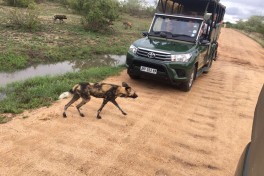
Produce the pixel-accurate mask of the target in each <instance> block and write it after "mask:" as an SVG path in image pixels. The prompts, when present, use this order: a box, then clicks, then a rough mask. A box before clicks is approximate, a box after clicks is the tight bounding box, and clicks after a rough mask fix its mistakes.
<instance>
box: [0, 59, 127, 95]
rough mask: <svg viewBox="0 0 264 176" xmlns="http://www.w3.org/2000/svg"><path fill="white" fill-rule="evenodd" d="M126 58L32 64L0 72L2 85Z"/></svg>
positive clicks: (121, 62) (110, 63)
mask: <svg viewBox="0 0 264 176" xmlns="http://www.w3.org/2000/svg"><path fill="white" fill-rule="evenodd" d="M125 59H126V56H125V55H121V56H119V55H103V56H98V57H97V58H93V59H90V60H74V61H64V62H60V63H55V64H41V65H37V66H31V67H28V68H26V69H24V70H19V71H16V72H12V73H5V72H0V87H4V86H5V85H6V84H8V83H12V82H15V81H22V80H26V79H28V78H33V77H37V76H46V75H51V76H52V75H59V74H64V73H67V72H75V71H79V70H82V69H87V68H91V67H101V66H118V65H122V64H124V63H125ZM2 98H3V97H2ZM0 99H1V94H0Z"/></svg>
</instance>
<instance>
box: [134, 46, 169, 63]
mask: <svg viewBox="0 0 264 176" xmlns="http://www.w3.org/2000/svg"><path fill="white" fill-rule="evenodd" d="M136 54H137V55H138V56H141V57H145V58H149V59H155V60H162V61H170V60H171V54H170V53H164V52H157V51H153V50H148V49H144V48H138V50H137V53H136Z"/></svg>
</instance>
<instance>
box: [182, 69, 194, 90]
mask: <svg viewBox="0 0 264 176" xmlns="http://www.w3.org/2000/svg"><path fill="white" fill-rule="evenodd" d="M196 72H197V69H196V67H195V68H194V69H193V70H192V72H191V76H190V78H189V80H188V81H187V82H183V83H182V86H181V88H182V89H183V91H185V92H188V91H190V90H191V88H192V85H193V82H194V80H195V78H196Z"/></svg>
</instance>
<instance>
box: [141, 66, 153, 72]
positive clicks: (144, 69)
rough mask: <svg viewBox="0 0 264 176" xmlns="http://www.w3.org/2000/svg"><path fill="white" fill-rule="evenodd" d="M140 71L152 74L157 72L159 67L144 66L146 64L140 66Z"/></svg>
mask: <svg viewBox="0 0 264 176" xmlns="http://www.w3.org/2000/svg"><path fill="white" fill-rule="evenodd" d="M140 71H143V72H147V73H152V74H157V69H154V68H149V67H144V66H141V67H140Z"/></svg>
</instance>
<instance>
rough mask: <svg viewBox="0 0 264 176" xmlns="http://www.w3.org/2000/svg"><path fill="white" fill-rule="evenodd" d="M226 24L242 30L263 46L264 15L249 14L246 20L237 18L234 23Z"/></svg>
mask: <svg viewBox="0 0 264 176" xmlns="http://www.w3.org/2000/svg"><path fill="white" fill-rule="evenodd" d="M226 25H227V27H229V28H234V29H237V30H239V31H241V32H243V33H244V34H245V35H247V36H249V37H251V38H252V39H254V40H255V41H257V42H258V43H259V44H261V46H262V47H264V16H251V17H250V18H249V19H248V20H247V21H243V20H239V21H238V22H237V23H236V24H232V23H229V22H227V23H226Z"/></svg>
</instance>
